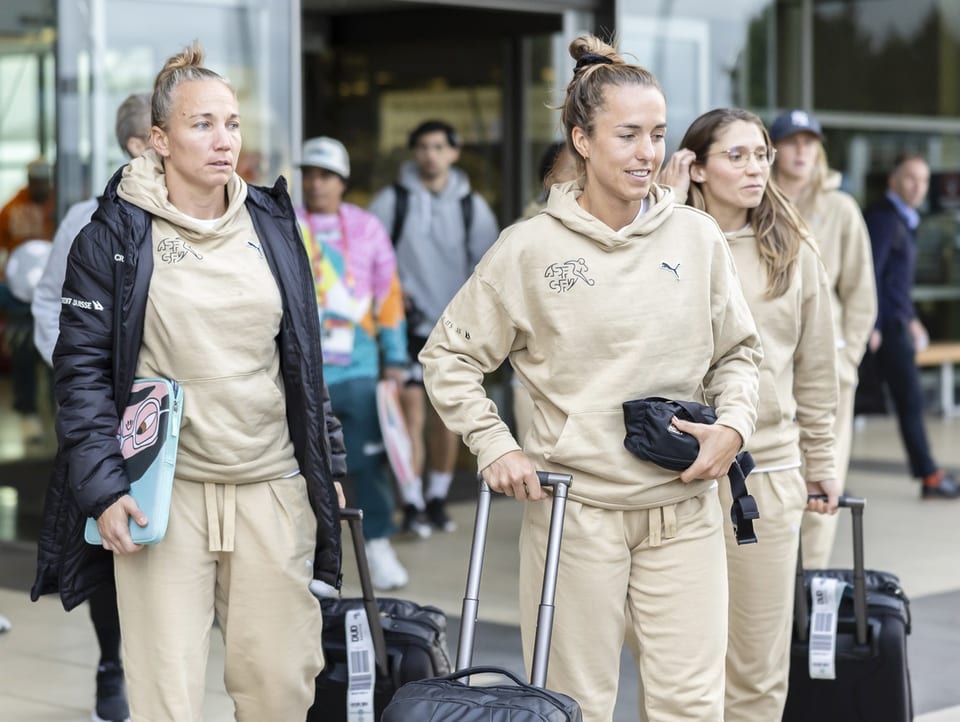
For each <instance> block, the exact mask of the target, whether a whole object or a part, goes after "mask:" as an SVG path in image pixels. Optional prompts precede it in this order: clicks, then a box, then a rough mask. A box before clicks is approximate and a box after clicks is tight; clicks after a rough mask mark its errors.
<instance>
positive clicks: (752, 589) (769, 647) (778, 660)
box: [720, 469, 807, 722]
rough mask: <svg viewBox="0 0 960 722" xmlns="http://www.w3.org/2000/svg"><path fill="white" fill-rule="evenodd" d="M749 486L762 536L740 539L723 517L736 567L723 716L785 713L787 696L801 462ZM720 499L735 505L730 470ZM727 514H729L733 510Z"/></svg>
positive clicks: (745, 721)
mask: <svg viewBox="0 0 960 722" xmlns="http://www.w3.org/2000/svg"><path fill="white" fill-rule="evenodd" d="M747 489H748V490H749V492H750V494H752V495H753V497H754V499H756V501H757V506H758V507H759V510H760V519H758V520H757V521H755V522H754V530H755V531H756V533H757V543H756V544H745V545H743V546H738V545H737V542H736V538H735V536H734V533H733V526H732V525H731V524H729V523H727V524H724V527H723V528H724V536H725V537H726V542H727V572H728V574H729V575H730V624H729V639H728V642H727V688H726V694H725V701H724V713H725V717H724V719H725V722H759V721H760V720H764V721H766V720H770V721H771V722H772V721H773V720H779V719H780V718H781V717H782V716H783V705H784V703H785V702H786V699H787V680H788V676H789V675H788V673H789V663H790V633H791V624H792V622H793V589H794V581H795V579H796V572H797V543H798V538H797V537H798V532H799V529H800V518H801V516H802V514H803V507H804V506H805V505H806V499H807V491H806V484H805V483H804V481H803V478H802V477H801V475H800V470H799V469H788V470H786V471H774V472H769V473H761V472H754V473H753V474H751V475H750V476H749V477H748V478H747ZM720 503H721V505H722V506H723V508H724V509H725V510H727V512H728V513H729V509H730V504H731V503H732V497H731V494H730V483H729V480H728V479H727V478H723V479H721V480H720ZM727 518H729V515H728V517H727Z"/></svg>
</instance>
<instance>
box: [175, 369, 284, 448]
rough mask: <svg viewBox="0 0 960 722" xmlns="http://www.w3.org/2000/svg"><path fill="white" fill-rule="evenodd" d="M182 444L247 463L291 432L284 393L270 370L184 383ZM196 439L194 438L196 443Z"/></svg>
mask: <svg viewBox="0 0 960 722" xmlns="http://www.w3.org/2000/svg"><path fill="white" fill-rule="evenodd" d="M183 410H184V420H185V424H184V429H185V430H186V429H189V431H190V432H191V433H190V434H187V435H184V437H183V438H182V439H181V444H183V443H185V442H186V443H187V444H188V448H189V446H192V445H194V444H195V446H196V449H197V450H198V452H199V451H205V452H206V453H211V452H212V453H213V455H214V457H215V458H217V457H219V458H226V459H230V460H231V461H232V462H234V463H238V462H239V463H246V462H250V461H252V460H255V459H257V458H259V457H260V456H261V455H262V454H265V453H266V452H267V451H268V450H269V449H271V448H275V445H276V444H277V443H278V442H279V441H280V440H281V439H282V438H283V437H284V436H286V435H287V428H286V409H285V405H284V399H283V393H282V392H281V391H280V389H279V388H277V385H276V384H275V383H274V382H273V379H272V378H271V377H270V375H269V374H267V373H266V372H265V371H255V372H253V373H250V374H242V375H238V376H224V377H219V378H210V379H202V380H192V381H189V382H185V383H184V408H183ZM191 442H192V443H191Z"/></svg>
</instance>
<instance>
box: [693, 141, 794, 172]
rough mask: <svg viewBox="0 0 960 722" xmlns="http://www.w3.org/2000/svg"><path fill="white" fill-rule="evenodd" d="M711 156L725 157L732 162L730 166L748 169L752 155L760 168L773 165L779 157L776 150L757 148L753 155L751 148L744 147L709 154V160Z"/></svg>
mask: <svg viewBox="0 0 960 722" xmlns="http://www.w3.org/2000/svg"><path fill="white" fill-rule="evenodd" d="M711 155H725V156H727V160H728V161H730V165H732V166H733V167H734V168H746V167H747V163H749V162H750V156H751V155H752V156H753V157H754V158H755V159H756V161H757V165H759V166H760V167H766V166H771V165H773V161H774V159H775V158H776V157H777V149H776V148H757V149H756V150H755V151H753V152H752V153H751V152H750V149H749V148H744V147H743V146H740V145H738V146H736V147H734V148H727V149H726V150H719V151H717V152H716V153H707V156H706V157H707V158H709V157H710V156H711Z"/></svg>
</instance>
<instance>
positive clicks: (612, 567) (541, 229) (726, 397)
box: [420, 35, 761, 722]
mask: <svg viewBox="0 0 960 722" xmlns="http://www.w3.org/2000/svg"><path fill="white" fill-rule="evenodd" d="M570 54H571V56H572V57H573V59H574V60H575V61H576V67H575V70H574V75H573V79H572V80H571V81H570V84H569V85H568V87H567V92H566V98H565V100H564V103H563V107H562V118H563V123H564V128H565V132H566V140H567V145H568V146H569V147H570V148H571V149H572V150H573V151H574V152H575V154H576V156H577V163H578V167H579V171H580V172H579V173H578V174H577V175H578V176H579V177H578V178H576V179H575V180H572V181H569V182H567V183H564V184H560V185H555V186H553V188H552V190H551V192H550V197H549V199H548V201H547V207H546V209H545V210H544V211H543V212H541V213H539V214H538V215H536V216H535V217H533V218H531V219H529V220H526V221H522V222H519V223H517V224H515V225H513V226H511V227H509V228H507V229H506V230H504V231H503V232H502V233H501V235H500V238H499V239H498V241H497V242H496V244H495V245H494V246H493V247H492V248H491V249H490V250H489V251H488V252H487V254H486V255H485V256H484V258H483V260H482V261H481V262H480V264H479V265H478V266H477V268H476V270H475V271H474V273H473V275H472V276H471V277H470V279H469V280H468V281H467V283H466V284H465V285H464V287H463V288H462V289H461V290H460V292H459V293H458V294H457V296H456V297H455V298H454V299H453V300H452V301H451V303H450V304H449V306H448V307H447V309H446V311H445V312H444V315H443V317H442V318H441V320H440V322H439V323H438V324H437V325H436V327H435V328H434V330H433V333H432V334H431V336H430V338H429V340H428V342H427V345H426V347H425V348H424V350H423V351H422V353H421V354H420V360H421V362H422V363H423V367H424V380H425V384H426V388H427V391H428V392H429V394H430V397H431V400H432V401H433V403H434V405H435V407H436V409H437V411H438V412H439V413H440V415H441V417H442V418H443V420H444V422H445V423H446V425H447V426H448V427H449V428H450V429H451V430H453V431H454V432H456V433H458V434H460V435H462V437H463V439H464V441H465V442H466V443H467V444H468V446H469V447H470V450H471V451H472V452H473V453H474V454H475V455H476V456H477V459H478V465H479V468H480V471H481V473H482V475H483V478H484V480H485V481H486V482H487V483H488V484H489V486H490V488H491V489H493V490H494V491H499V492H502V493H504V494H506V495H508V496H512V497H514V498H515V499H517V501H520V502H522V503H523V504H524V517H523V524H522V528H521V532H520V624H521V629H522V633H523V642H524V644H523V646H524V657H525V659H526V661H527V664H528V665H529V663H530V659H531V656H532V651H533V638H534V633H535V626H536V615H537V604H538V601H539V594H540V585H541V580H542V569H543V562H544V559H543V556H544V552H545V549H546V539H547V535H548V528H547V527H548V519H549V515H550V506H549V504H544V503H543V501H542V500H543V499H544V498H545V497H546V496H547V494H546V493H545V492H544V491H543V490H542V489H541V487H540V485H539V483H538V481H537V475H536V469H538V468H540V469H545V470H548V471H555V472H561V473H570V474H572V475H573V485H572V486H571V488H570V495H569V501H568V504H567V514H566V521H565V526H564V532H563V547H562V550H561V558H560V571H559V578H558V580H557V600H558V602H557V609H556V620H555V621H556V624H555V629H554V634H553V649H552V654H551V657H550V665H549V673H548V678H547V686H548V687H549V688H551V689H555V690H557V691H560V692H564V693H566V694H568V695H570V696H572V697H574V698H575V699H577V700H578V701H579V702H580V704H581V706H582V708H583V713H584V720H586V721H587V722H609V720H610V719H612V717H613V711H614V706H615V703H616V697H617V686H618V683H619V668H620V653H621V649H622V648H623V645H624V644H625V643H626V644H627V645H628V646H629V647H630V648H631V649H632V650H633V651H634V652H635V655H636V658H637V669H638V670H639V677H640V686H641V688H642V690H643V692H642V694H641V699H640V710H639V715H640V716H641V717H642V718H643V719H645V720H648V722H675V721H677V720H689V721H691V722H692V721H693V720H696V721H697V722H703V720H719V719H721V717H722V715H723V674H724V670H723V658H724V649H725V646H726V636H727V635H726V624H727V607H726V599H727V577H726V567H725V561H724V560H725V555H724V545H723V530H722V526H723V524H724V519H725V518H728V517H727V515H726V513H725V512H724V511H723V510H722V509H721V506H720V501H719V498H718V495H717V482H716V479H717V478H718V477H720V476H722V475H723V474H725V473H726V471H727V469H728V468H729V467H730V464H731V462H732V461H733V459H734V457H735V455H736V454H737V453H738V452H739V451H740V449H741V448H742V446H743V444H744V442H745V441H747V440H748V439H749V437H750V434H751V432H752V431H753V425H754V422H755V419H756V405H757V386H758V371H757V367H758V364H759V362H760V357H761V351H760V344H759V339H758V337H757V334H756V329H755V327H754V324H753V319H752V318H751V316H750V311H749V309H748V308H747V305H746V302H745V300H744V298H743V294H742V292H741V290H740V286H739V284H738V283H737V279H736V276H735V273H734V270H733V262H732V259H731V258H730V253H729V250H728V249H727V246H726V242H725V240H724V238H723V234H722V233H721V232H720V229H719V228H717V225H716V223H715V222H714V221H713V220H712V219H711V218H710V217H709V216H707V215H706V214H704V213H701V212H699V211H696V210H694V209H692V208H688V207H684V206H679V205H676V204H675V203H674V195H673V192H672V191H671V190H670V189H669V188H666V187H664V186H660V185H657V184H656V183H655V182H654V178H655V177H656V175H657V172H658V170H659V168H660V164H661V162H662V161H663V156H664V137H665V134H666V122H667V120H666V103H665V101H664V96H663V92H662V91H661V89H660V86H659V84H658V83H657V80H656V78H654V76H653V75H652V74H651V73H650V72H648V71H647V70H645V69H644V68H642V67H639V66H637V65H631V64H628V63H626V62H624V60H623V59H622V58H621V57H620V55H619V54H618V53H617V52H616V51H615V50H614V48H613V47H611V46H610V45H608V44H607V43H605V42H603V41H601V40H600V39H599V38H596V37H593V36H589V35H588V36H583V37H580V38H577V39H576V40H574V41H573V43H572V44H571V45H570ZM505 358H509V360H510V364H511V366H512V367H513V369H514V370H515V372H516V374H517V378H518V379H519V380H520V381H521V382H522V383H523V385H524V386H525V387H526V389H527V390H528V391H529V393H530V397H531V399H532V401H533V405H534V411H533V415H532V419H531V425H530V429H529V431H528V432H527V433H526V435H525V437H524V440H523V447H522V448H521V445H520V444H519V443H518V442H517V440H516V439H515V438H514V437H513V436H512V435H511V433H510V429H509V428H508V427H507V425H506V424H505V423H504V422H503V420H502V419H501V418H500V417H499V416H498V414H497V409H496V407H495V406H494V404H493V402H491V401H490V400H489V399H488V398H487V397H486V394H485V393H484V389H483V386H482V383H481V382H482V380H483V377H484V374H485V373H489V372H491V371H493V370H494V369H496V368H497V367H498V366H499V365H500V364H501V362H502V361H503V360H504V359H505ZM649 396H659V397H667V398H672V399H679V400H691V401H699V402H702V403H708V404H710V405H712V406H714V407H716V411H717V417H718V420H717V423H715V424H713V425H707V424H697V423H686V422H683V421H680V420H675V422H674V424H675V428H676V429H677V430H679V431H683V432H686V433H689V434H692V435H693V436H694V437H695V438H696V439H697V440H698V441H699V444H700V451H699V455H698V456H697V458H696V460H695V461H694V462H693V464H692V465H691V466H689V468H687V469H686V470H684V471H682V472H676V471H670V470H667V469H664V468H662V467H659V466H656V465H655V464H653V463H651V462H649V461H643V460H641V459H639V458H638V457H636V456H633V455H631V453H630V452H628V451H627V450H626V449H625V448H624V436H625V427H624V414H623V403H624V402H625V401H628V400H633V399H638V398H643V397H649ZM727 523H729V522H727Z"/></svg>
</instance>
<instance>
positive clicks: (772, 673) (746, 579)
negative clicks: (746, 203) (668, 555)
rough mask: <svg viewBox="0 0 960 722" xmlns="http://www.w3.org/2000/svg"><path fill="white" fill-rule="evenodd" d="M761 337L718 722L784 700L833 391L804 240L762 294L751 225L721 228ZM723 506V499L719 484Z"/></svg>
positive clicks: (821, 276) (830, 442)
mask: <svg viewBox="0 0 960 722" xmlns="http://www.w3.org/2000/svg"><path fill="white" fill-rule="evenodd" d="M727 239H728V241H729V243H730V250H731V252H732V254H733V258H734V261H735V263H736V266H737V273H738V275H739V278H740V282H741V284H742V285H743V293H744V296H745V297H746V299H747V303H748V304H749V305H750V309H751V311H752V312H753V317H754V320H755V321H756V324H757V329H758V330H759V332H760V338H761V340H762V342H763V361H762V363H761V364H760V406H759V408H758V413H757V428H756V431H755V432H754V434H753V436H752V437H751V439H750V441H749V442H748V443H747V445H746V447H747V449H748V450H749V451H750V453H751V454H752V455H753V458H754V461H755V462H756V465H757V466H756V469H755V471H754V472H753V473H752V474H751V475H750V477H749V478H748V479H747V487H748V489H749V491H750V493H751V494H752V495H753V496H754V497H755V498H756V500H757V505H758V507H759V509H760V519H759V520H758V521H757V522H755V526H754V528H755V530H756V532H757V537H758V543H756V544H751V545H744V546H738V545H737V543H736V539H735V537H734V534H733V531H732V529H731V528H730V526H729V525H725V527H724V530H725V533H726V541H727V571H728V574H729V577H730V584H729V587H730V618H729V641H728V645H727V680H726V700H725V704H724V712H725V717H724V719H725V722H758V721H759V720H779V719H780V717H781V716H782V713H783V705H784V702H785V701H786V693H787V678H788V669H789V662H790V629H791V622H792V618H793V614H792V611H793V591H794V579H795V574H796V561H797V542H798V531H799V528H800V520H801V517H802V514H803V508H804V506H805V505H806V496H807V490H806V484H805V479H804V475H803V474H802V473H801V465H802V466H803V468H804V473H805V474H806V480H809V481H824V480H828V479H833V478H834V476H835V468H834V458H833V453H834V452H833V447H834V437H833V423H834V408H835V405H836V394H837V374H836V354H835V353H834V352H833V349H834V347H835V343H834V329H833V318H832V308H831V302H830V285H829V280H828V278H827V274H826V271H825V270H824V268H823V264H822V263H821V261H820V258H819V256H818V253H817V250H816V247H815V245H814V244H813V242H812V241H804V242H803V243H801V246H800V253H799V257H798V259H797V262H796V266H795V269H794V273H793V277H792V279H791V282H790V285H789V287H788V288H787V291H786V292H785V293H784V294H783V295H781V296H779V297H777V298H770V297H769V296H768V295H767V274H766V270H765V268H764V267H763V266H762V265H761V262H760V256H759V249H758V244H757V240H756V238H755V236H754V234H753V230H752V229H750V228H746V229H744V230H742V231H739V232H736V233H729V234H727ZM720 499H721V504H722V506H723V507H724V508H728V507H729V505H730V503H731V502H732V499H731V495H730V488H729V484H728V483H727V482H726V481H722V482H721V483H720Z"/></svg>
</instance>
